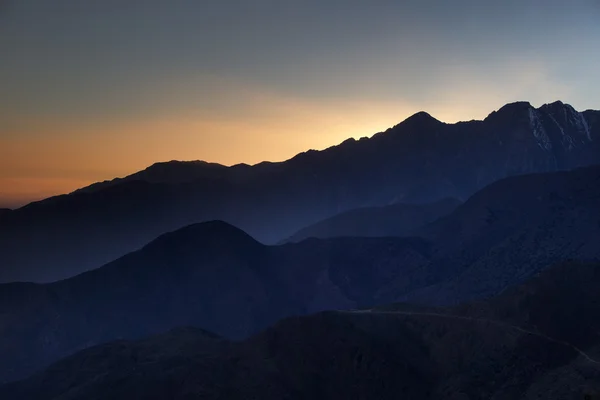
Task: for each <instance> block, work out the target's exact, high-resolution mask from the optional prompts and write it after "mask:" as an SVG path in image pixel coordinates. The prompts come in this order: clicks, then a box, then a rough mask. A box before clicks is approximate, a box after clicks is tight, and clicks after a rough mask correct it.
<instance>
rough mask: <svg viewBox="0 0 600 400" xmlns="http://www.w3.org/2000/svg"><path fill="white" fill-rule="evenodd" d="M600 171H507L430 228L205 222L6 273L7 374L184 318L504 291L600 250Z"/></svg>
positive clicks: (243, 329)
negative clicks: (101, 256) (109, 250)
mask: <svg viewBox="0 0 600 400" xmlns="http://www.w3.org/2000/svg"><path fill="white" fill-rule="evenodd" d="M599 183H600V166H595V167H587V168H580V169H576V170H573V171H570V172H553V173H544V174H529V175H521V176H516V177H511V178H507V179H504V180H502V181H499V182H497V183H494V184H491V185H489V186H488V187H486V188H484V189H483V190H482V191H480V192H478V193H477V194H476V195H474V196H472V197H471V198H470V199H469V200H467V201H466V202H465V203H463V204H462V205H460V206H459V207H458V208H457V209H456V210H455V211H454V212H452V213H451V214H449V215H448V216H446V217H442V218H441V219H439V220H437V221H435V222H433V223H431V224H429V225H427V226H425V227H423V228H421V229H418V231H419V232H418V233H419V234H420V235H421V236H422V237H421V238H416V237H414V238H399V237H387V238H381V237H377V238H368V237H354V238H352V237H345V238H332V239H316V238H313V239H307V240H304V241H302V242H300V243H297V244H286V245H281V246H265V245H263V244H261V243H259V242H257V241H255V240H254V239H253V238H252V237H250V236H249V235H247V234H246V233H244V232H243V231H241V230H239V229H238V228H235V227H233V226H231V225H229V224H227V223H224V222H219V221H213V222H207V223H200V224H195V225H191V226H188V227H185V228H183V229H180V230H177V231H175V232H172V233H168V234H165V235H163V236H161V237H159V238H158V239H156V240H155V241H153V242H151V243H150V244H148V245H147V246H145V247H144V248H142V249H141V250H139V251H136V252H133V253H131V254H128V255H126V256H124V257H122V258H120V259H118V260H116V261H114V262H112V263H109V264H107V265H106V266H104V267H102V268H100V269H97V270H94V271H91V272H86V273H84V274H82V275H79V276H76V277H74V278H70V279H67V280H64V281H60V282H56V283H52V284H44V285H41V284H31V283H13V284H5V285H0V328H2V329H0V350H1V353H2V355H3V357H2V359H1V360H0V380H2V381H9V380H13V379H18V378H23V377H25V376H26V375H28V374H29V373H32V372H33V371H35V370H37V369H39V368H41V367H43V366H45V365H48V364H49V363H51V362H53V361H56V360H57V359H59V358H60V357H63V356H66V355H68V354H71V353H73V352H75V351H77V350H80V349H83V348H86V347H89V346H91V345H94V344H98V343H103V342H106V341H110V340H115V339H135V338H139V337H143V336H146V335H150V334H154V333H159V332H164V331H167V330H169V329H172V328H175V327H179V326H198V327H202V328H204V329H207V330H209V331H212V332H215V333H216V334H218V335H220V336H224V337H227V338H233V339H241V338H245V337H247V336H248V335H250V334H252V333H255V332H257V331H259V330H261V329H263V328H265V327H267V326H269V325H271V324H273V323H274V322H275V321H277V320H279V319H281V318H283V317H286V316H292V315H304V314H308V313H313V312H318V311H321V310H331V309H350V308H360V307H372V306H374V305H378V304H386V303H393V302H396V301H411V302H414V303H416V304H422V305H437V306H439V305H451V304H455V303H457V302H460V301H465V300H470V299H481V298H484V297H488V296H492V295H496V294H498V293H501V292H502V291H504V290H506V288H508V287H510V286H513V285H516V284H519V283H522V282H523V281H524V280H526V279H528V278H530V277H531V276H533V275H535V274H537V273H539V272H540V271H543V270H544V269H546V268H547V267H549V266H550V265H553V264H555V263H557V262H561V261H564V260H565V259H578V260H595V259H598V258H599V257H600V247H599V246H597V243H600V240H598V239H599V238H600V207H598V204H599V202H598V199H600V185H599Z"/></svg>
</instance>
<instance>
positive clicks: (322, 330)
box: [0, 263, 600, 400]
mask: <svg viewBox="0 0 600 400" xmlns="http://www.w3.org/2000/svg"><path fill="white" fill-rule="evenodd" d="M599 286H600V265H599V264H578V263H565V264H562V265H560V266H558V267H555V268H552V269H550V270H548V271H546V272H544V273H543V274H542V275H540V276H539V277H536V278H535V279H533V280H530V281H529V282H527V283H526V284H525V285H522V286H520V287H518V288H515V289H512V290H509V291H507V292H505V293H503V294H502V295H500V296H498V297H495V298H492V299H490V300H487V301H481V302H474V303H468V304H465V305H462V306H460V307H453V308H419V307H413V306H408V305H402V304H397V305H392V306H388V307H382V308H375V309H369V310H362V311H346V312H334V311H331V312H325V313H320V314H316V315H313V316H308V317H295V318H291V319H286V320H284V321H282V322H280V323H278V324H276V325H275V326H273V327H272V328H269V329H267V330H266V331H264V332H262V333H260V334H258V335H256V336H254V337H252V338H250V339H248V340H246V341H243V342H237V343H233V342H226V341H223V340H221V339H218V338H215V337H212V336H211V335H209V334H207V333H206V332H203V331H194V330H192V329H184V330H180V331H176V332H171V333H170V334H167V335H164V336H160V337H155V338H152V339H148V340H144V341H140V342H117V343H112V344H108V345H102V346H99V347H94V348H91V349H88V350H85V351H83V352H80V353H78V354H76V355H74V356H72V357H69V358H67V359H65V360H63V361H60V362H58V363H56V364H54V365H53V366H52V367H50V368H48V369H47V370H45V371H43V372H41V373H38V374H36V375H34V376H33V377H31V378H29V379H27V380H25V381H22V382H18V383H14V384H9V385H6V386H4V387H1V388H0V398H2V399H7V400H12V399H15V400H16V399H29V400H58V399H61V400H66V399H69V400H80V399H81V400H84V399H85V400H90V399H94V400H101V399H111V400H121V399H122V400H126V399H132V398H135V399H165V398H169V399H174V400H178V399H186V400H187V399H207V400H209V399H231V400H235V399H240V400H241V399H264V400H269V399H278V400H279V399H289V400H295V399H302V400H304V399H328V400H335V399H344V400H347V399H382V400H385V399H394V400H396V399H399V398H407V399H424V400H427V399H431V400H434V399H471V400H476V399H482V400H483V399H486V400H487V399H515V400H516V399H519V400H529V399H531V400H533V399H548V400H565V399H569V400H570V399H584V394H585V393H586V392H590V393H591V391H593V390H594V389H597V388H598V387H599V385H600V336H599V335H598V332H600V291H599V290H597V289H598V287H599Z"/></svg>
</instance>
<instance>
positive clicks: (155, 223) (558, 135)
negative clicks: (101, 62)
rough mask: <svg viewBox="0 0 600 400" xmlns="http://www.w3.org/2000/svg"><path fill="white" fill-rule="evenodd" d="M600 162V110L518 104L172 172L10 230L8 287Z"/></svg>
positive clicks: (28, 215)
mask: <svg viewBox="0 0 600 400" xmlns="http://www.w3.org/2000/svg"><path fill="white" fill-rule="evenodd" d="M595 163H600V112H597V111H585V112H583V113H579V112H577V111H576V110H574V109H573V108H572V107H571V106H569V105H567V104H563V103H560V102H556V103H553V104H548V105H545V106H542V107H540V108H538V109H535V108H533V107H532V106H531V105H530V104H529V103H514V104H509V105H506V106H504V107H502V108H501V109H500V110H498V111H496V112H493V113H492V114H490V115H489V116H488V117H487V118H486V119H485V120H484V121H471V122H461V123H458V124H444V123H442V122H440V121H438V120H436V119H435V118H433V117H431V116H430V115H428V114H426V113H418V114H416V115H414V116H412V117H411V118H409V119H407V120H405V121H404V122H402V123H400V124H398V125H396V126H395V127H393V128H390V129H388V130H387V131H385V132H382V133H379V134H376V135H374V136H373V137H372V138H370V139H361V140H359V141H356V140H353V139H351V140H347V141H345V142H343V143H342V144H340V145H339V146H335V147H332V148H329V149H327V150H324V151H308V152H306V153H302V154H299V155H297V156H296V157H294V158H292V159H290V160H288V161H286V162H283V163H261V164H258V165H255V166H247V165H237V166H233V167H230V168H227V167H224V166H221V165H215V164H208V163H202V162H194V163H179V162H172V163H162V164H157V165H154V166H151V167H150V168H148V169H147V170H145V171H142V172H139V173H136V174H133V175H131V176H129V177H126V178H124V179H120V180H115V181H112V182H105V183H100V184H97V185H94V186H92V187H89V188H85V189H84V190H80V191H77V192H76V193H73V194H70V195H66V196H59V197H55V198H51V199H47V200H44V201H41V202H37V203H33V204H30V205H28V206H26V207H23V208H21V209H19V210H15V211H13V212H11V213H9V214H8V215H6V217H4V218H2V219H1V220H0V266H1V268H0V282H11V281H35V282H48V281H53V280H57V279H61V278H65V277H69V276H73V275H76V274H78V273H80V272H83V271H86V270H89V269H92V268H96V267H98V266H100V265H103V264H105V263H107V262H110V261H112V260H114V259H116V258H118V257H120V256H122V255H124V254H127V253H129V252H131V251H133V250H136V249H139V248H140V247H142V246H143V245H144V244H146V243H148V242H149V241H150V240H152V239H154V238H156V237H157V236H159V235H161V234H163V233H165V232H168V231H173V230H176V229H178V228H181V227H183V226H186V225H189V224H192V223H196V222H201V221H207V220H223V221H227V222H229V223H231V224H234V225H235V226H238V227H240V228H241V229H243V230H244V231H246V232H248V233H249V234H250V235H252V236H253V237H255V238H257V239H258V240H260V241H262V242H264V243H276V242H278V241H280V240H283V239H285V238H287V237H289V236H290V235H292V234H293V233H294V232H297V231H298V230H299V229H301V228H302V227H304V226H307V225H310V224H313V223H316V222H318V221H321V220H323V219H325V218H328V217H331V216H333V215H335V214H339V213H341V212H344V211H348V210H351V209H356V208H359V207H375V206H384V205H389V204H392V203H397V202H404V203H422V202H432V201H437V200H439V199H442V198H446V197H453V198H458V199H460V200H465V199H466V198H468V197H469V196H470V195H472V194H473V193H475V192H476V191H477V190H479V189H481V188H483V187H484V186H486V185H487V184H489V183H491V182H494V181H496V180H498V179H502V178H505V177H509V176H514V175H518V174H524V173H531V172H547V171H557V170H568V169H572V168H575V167H579V166H586V165H591V164H595Z"/></svg>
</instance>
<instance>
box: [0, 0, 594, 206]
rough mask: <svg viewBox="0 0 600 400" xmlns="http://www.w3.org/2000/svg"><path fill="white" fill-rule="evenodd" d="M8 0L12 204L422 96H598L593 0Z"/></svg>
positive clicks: (5, 84) (342, 129)
mask: <svg viewBox="0 0 600 400" xmlns="http://www.w3.org/2000/svg"><path fill="white" fill-rule="evenodd" d="M0 2H1V4H2V6H0V54H1V57H2V59H1V60H2V61H1V62H0V88H1V90H0V203H2V202H3V201H4V202H5V203H6V202H13V203H18V202H23V201H26V200H30V199H31V198H37V197H43V196H46V195H49V194H52V193H59V192H63V191H68V190H71V189H74V188H76V187H79V186H81V185H83V184H86V183H89V182H92V181H96V180H101V179H109V178H112V177H113V176H116V175H123V174H126V173H130V172H133V171H135V170H137V169H140V168H143V167H145V166H146V165H148V164H151V163H152V162H154V161H163V160H169V159H206V160H209V161H216V162H222V163H225V164H232V163H237V162H248V163H253V162H258V161H260V160H263V159H268V160H282V159H285V158H288V157H290V156H292V155H293V154H295V153H297V152H299V151H302V150H305V149H307V148H323V147H326V146H329V145H332V144H335V143H337V142H340V141H342V140H344V139H345V138H347V137H350V136H354V137H360V136H367V135H371V134H373V133H375V132H376V131H379V130H383V129H385V128H387V127H389V126H391V125H394V124H395V123H397V122H399V121H400V120H402V119H403V118H405V117H407V116H408V115H410V114H411V113H413V112H416V111H419V110H426V111H428V112H430V113H431V114H433V115H434V116H436V117H438V118H439V119H441V120H444V121H448V122H453V121H457V120H465V119H473V118H483V117H485V116H486V115H487V114H488V113H489V112H491V111H492V110H493V109H497V108H499V107H500V106H502V105H503V104H504V103H507V102H511V101H515V100H529V101H531V102H532V103H533V104H534V105H541V104H543V103H545V102H550V101H554V100H556V99H561V100H563V101H565V102H569V103H571V104H572V105H573V106H574V107H576V108H578V109H587V108H600V101H599V100H600V99H599V96H598V94H597V93H598V91H597V88H598V87H600V74H598V73H597V70H598V67H599V66H600V44H599V43H600V23H599V22H598V21H600V2H599V1H598V0H571V1H556V0H544V1H540V0H535V1H533V0H529V1H528V0H525V1H514V0H507V1H495V2H487V1H473V0H455V1H441V0H420V1H412V0H411V1H388V0H380V1H378V0H372V1H366V0H363V1H358V0H345V1H338V0H321V1H316V0H303V1H286V0H279V1H274V0H273V1H272V0H255V1H239V0H235V1H191V0H169V1H167V0H164V1H158V0H144V1H142V0H127V1H125V0H118V1H117V0H102V1H101V0H95V1H94V0H52V1H48V0H18V1H17V0H8V1H6V0H4V1H1V0H0ZM3 199H4V200H3Z"/></svg>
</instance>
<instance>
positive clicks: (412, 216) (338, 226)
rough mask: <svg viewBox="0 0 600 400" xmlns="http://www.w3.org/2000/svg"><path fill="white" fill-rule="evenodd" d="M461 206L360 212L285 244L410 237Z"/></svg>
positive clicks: (410, 206) (436, 204) (438, 204)
mask: <svg viewBox="0 0 600 400" xmlns="http://www.w3.org/2000/svg"><path fill="white" fill-rule="evenodd" d="M460 204H461V202H460V201H459V200H456V199H443V200H440V201H436V202H434V203H427V204H404V203H399V204H393V205H390V206H383V207H366V208H358V209H356V210H350V211H347V212H344V213H341V214H338V215H335V216H333V217H331V218H328V219H326V220H324V221H321V222H318V223H316V224H314V225H311V226H308V227H306V228H304V229H301V230H300V231H298V232H297V233H295V234H294V235H292V236H291V237H290V238H289V239H288V240H287V241H286V242H300V241H302V240H304V239H307V238H311V237H315V238H331V237H344V236H349V237H351V236H355V237H385V236H408V235H410V234H411V233H412V232H413V231H414V230H415V229H417V228H421V227H422V226H424V225H426V224H428V223H430V222H433V221H435V220H436V219H438V218H440V217H442V216H445V215H447V214H450V213H451V212H452V211H454V209H456V207H458V206H459V205H460Z"/></svg>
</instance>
